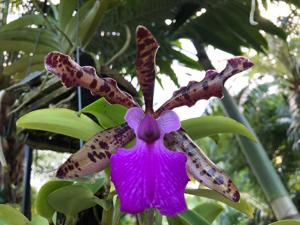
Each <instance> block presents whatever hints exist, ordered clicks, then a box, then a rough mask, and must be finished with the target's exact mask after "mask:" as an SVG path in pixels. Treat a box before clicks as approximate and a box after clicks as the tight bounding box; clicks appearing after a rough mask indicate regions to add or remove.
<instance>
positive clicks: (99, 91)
mask: <svg viewBox="0 0 300 225" xmlns="http://www.w3.org/2000/svg"><path fill="white" fill-rule="evenodd" d="M45 66H46V69H47V70H48V71H49V72H51V73H54V74H55V75H57V76H58V77H60V78H61V80H62V82H63V84H64V85H65V86H66V87H73V86H77V85H79V86H82V87H84V88H86V89H89V90H90V91H91V93H92V94H93V95H99V96H103V97H105V98H106V100H107V101H109V102H110V103H117V104H121V105H124V106H125V107H134V106H138V104H137V103H136V102H135V101H134V100H133V98H132V96H131V95H129V94H128V93H126V92H124V91H121V90H120V89H119V88H118V86H117V83H116V81H115V80H113V79H111V78H100V77H98V76H97V74H96V70H95V68H94V67H90V66H84V67H81V66H80V65H78V64H77V63H76V62H75V61H74V60H72V59H71V57H70V56H68V55H65V54H62V53H59V52H51V53H49V54H48V55H47V57H46V58H45Z"/></svg>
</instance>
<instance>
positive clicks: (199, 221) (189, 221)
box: [167, 210, 210, 225]
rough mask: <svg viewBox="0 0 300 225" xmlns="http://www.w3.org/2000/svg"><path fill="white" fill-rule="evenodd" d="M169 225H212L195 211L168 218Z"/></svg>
mask: <svg viewBox="0 0 300 225" xmlns="http://www.w3.org/2000/svg"><path fill="white" fill-rule="evenodd" d="M167 220H168V223H169V225H210V223H209V222H208V221H206V220H205V219H204V218H203V217H202V216H201V215H200V214H198V213H197V212H196V211H194V210H187V211H185V212H184V213H181V214H178V215H177V216H175V217H167Z"/></svg>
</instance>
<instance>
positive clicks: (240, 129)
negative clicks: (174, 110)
mask: <svg viewBox="0 0 300 225" xmlns="http://www.w3.org/2000/svg"><path fill="white" fill-rule="evenodd" d="M181 127H182V128H183V129H184V130H185V131H186V132H187V133H188V135H189V136H190V137H191V138H192V139H193V140H196V139H199V138H203V137H207V136H211V135H214V134H219V133H234V134H240V135H244V136H245V137H247V138H249V139H250V140H252V141H256V138H255V136H254V135H253V134H252V133H251V132H250V131H249V130H248V129H247V128H246V127H245V126H244V125H243V124H241V123H239V122H237V121H235V120H233V119H231V118H229V117H224V116H201V117H198V118H192V119H187V120H183V121H181Z"/></svg>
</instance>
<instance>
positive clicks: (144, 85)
mask: <svg viewBox="0 0 300 225" xmlns="http://www.w3.org/2000/svg"><path fill="white" fill-rule="evenodd" d="M136 47H137V54H136V61H135V69H136V75H137V78H138V80H139V84H140V85H141V89H142V91H143V94H144V99H145V107H146V112H149V113H152V112H153V108H152V107H153V93H154V83H155V74H156V71H155V57H156V52H157V49H158V48H159V45H158V43H157V41H156V40H155V38H154V37H153V35H152V34H151V32H150V31H149V30H148V29H147V28H146V27H144V26H138V27H137V30H136Z"/></svg>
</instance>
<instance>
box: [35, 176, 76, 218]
mask: <svg viewBox="0 0 300 225" xmlns="http://www.w3.org/2000/svg"><path fill="white" fill-rule="evenodd" d="M72 183H73V182H72V181H66V180H51V181H48V182H47V183H46V184H44V185H43V186H42V187H41V189H40V191H39V192H38V195H37V198H36V201H35V205H36V211H37V213H38V214H39V215H41V216H43V217H45V218H47V219H48V221H51V219H52V216H53V214H54V212H55V210H54V209H53V208H52V207H51V206H50V205H49V203H48V201H47V199H48V195H49V194H51V193H52V192H53V191H55V190H57V189H59V188H62V187H65V186H68V185H71V184H72Z"/></svg>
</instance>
